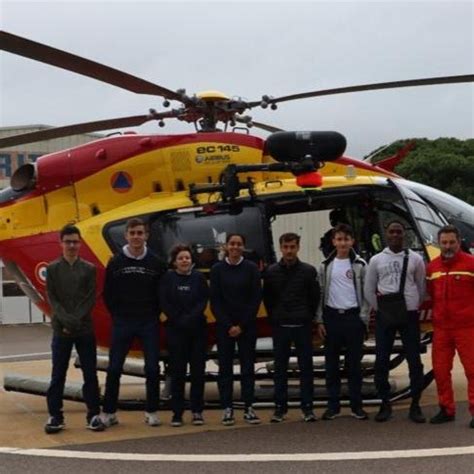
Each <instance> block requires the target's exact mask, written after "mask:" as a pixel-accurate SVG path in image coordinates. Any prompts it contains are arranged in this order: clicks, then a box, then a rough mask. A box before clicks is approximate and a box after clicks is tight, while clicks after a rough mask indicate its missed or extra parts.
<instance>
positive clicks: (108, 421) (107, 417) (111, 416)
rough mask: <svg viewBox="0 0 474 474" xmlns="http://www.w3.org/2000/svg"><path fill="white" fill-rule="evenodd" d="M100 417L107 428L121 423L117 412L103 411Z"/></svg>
mask: <svg viewBox="0 0 474 474" xmlns="http://www.w3.org/2000/svg"><path fill="white" fill-rule="evenodd" d="M100 419H101V420H102V423H103V424H104V425H105V427H106V428H110V427H111V426H114V425H118V424H119V421H118V418H117V415H116V414H115V413H105V412H103V413H102V415H101V416H100Z"/></svg>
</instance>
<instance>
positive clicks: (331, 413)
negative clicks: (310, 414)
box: [322, 408, 341, 420]
mask: <svg viewBox="0 0 474 474" xmlns="http://www.w3.org/2000/svg"><path fill="white" fill-rule="evenodd" d="M340 414H341V412H340V410H334V409H333V408H327V409H326V411H325V412H324V413H323V416H322V419H323V420H334V418H337V417H338V416H340Z"/></svg>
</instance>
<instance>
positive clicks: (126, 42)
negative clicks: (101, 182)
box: [0, 0, 474, 157]
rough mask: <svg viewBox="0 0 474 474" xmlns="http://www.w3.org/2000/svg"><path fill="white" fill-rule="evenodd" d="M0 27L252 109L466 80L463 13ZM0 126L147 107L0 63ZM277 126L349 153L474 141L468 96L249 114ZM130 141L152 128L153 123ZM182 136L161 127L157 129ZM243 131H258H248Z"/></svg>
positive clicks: (172, 9) (287, 12)
mask: <svg viewBox="0 0 474 474" xmlns="http://www.w3.org/2000/svg"><path fill="white" fill-rule="evenodd" d="M0 22H1V28H2V29H4V30H6V31H8V32H11V33H14V34H17V35H20V36H26V37H28V38H30V39H33V40H35V41H39V42H43V43H46V44H48V45H50V46H54V47H56V48H60V49H64V50H66V51H69V52H72V53H75V54H78V55H80V56H84V57H87V58H90V59H93V60H95V61H98V62H102V63H104V64H106V65H109V66H113V67H115V68H118V69H121V70H123V71H126V72H129V73H131V74H134V75H137V76H140V77H143V78H145V79H147V80H150V81H152V82H155V83H157V84H160V85H162V86H164V87H166V88H169V89H172V90H175V89H178V88H182V87H184V88H186V90H187V91H188V93H192V92H196V91H200V90H208V89H217V90H221V91H223V92H225V93H227V94H228V95H231V96H241V97H244V98H246V99H252V100H255V99H258V98H260V97H261V95H262V94H269V95H273V96H280V95H286V94H289V93H294V92H304V91H311V90H317V89H325V88H332V87H342V86H346V85H356V84H365V83H372V82H384V81H393V80H403V79H413V78H423V77H431V76H443V75H458V74H472V73H474V3H473V2H471V1H469V2H460V1H453V0H451V1H449V2H440V1H422V2H400V1H391V2H389V1H379V2H355V1H354V2H336V1H331V2H316V1H314V2H296V1H291V2H290V1H286V2H273V1H262V2H258V1H252V2H246V1H240V2H225V1H220V2H201V1H189V2H180V1H173V2H160V1H156V0H155V1H149V2H148V1H137V0H135V1H133V2H132V1H126V2H125V1H103V2H96V1H82V2H70V1H61V2H40V1H33V2H22V1H9V0H0ZM0 57H1V60H0V67H1V70H0V71H1V82H0V88H1V97H0V98H1V101H0V126H11V125H27V124H36V123H41V124H48V125H67V124H70V123H77V122H85V121H89V120H99V119H103V118H112V117H120V116H127V115H135V114H142V113H147V111H148V109H149V108H150V107H153V108H155V109H157V110H160V109H161V102H162V101H161V100H160V99H159V98H156V97H153V96H141V95H136V94H133V93H131V92H128V91H125V90H121V89H119V88H117V87H114V86H111V85H106V84H102V83H100V82H98V81H96V80H93V79H89V78H86V77H82V76H79V75H75V74H73V73H69V72H67V71H63V70H60V69H57V68H54V67H51V66H46V65H43V64H41V63H37V62H35V61H32V60H29V59H26V58H19V57H15V56H13V55H11V54H9V53H0ZM252 115H253V117H254V119H255V120H257V121H262V122H266V123H270V124H273V125H275V126H277V127H281V128H284V129H287V130H337V131H339V132H341V133H343V134H345V135H346V137H347V139H348V152H347V154H349V155H352V156H356V157H361V156H363V155H365V154H367V153H369V152H370V151H372V150H373V149H375V148H377V147H378V146H381V145H383V144H386V143H389V142H391V141H394V140H396V139H398V138H408V137H428V138H436V137H439V136H453V137H458V138H472V137H473V136H474V86H473V85H470V84H462V85H445V86H430V87H424V88H419V87H417V88H410V89H400V90H392V91H379V92H363V93H356V94H344V95H339V96H334V97H322V98H316V99H306V100H299V101H294V102H293V103H284V104H281V105H280V107H279V109H278V110H277V111H276V112H272V111H269V110H268V111H264V110H253V111H252ZM138 130H140V131H143V132H144V133H150V132H153V131H155V130H158V129H157V127H156V125H154V124H153V125H152V124H149V125H146V126H142V127H141V128H140V129H138ZM188 130H189V131H191V130H192V126H186V125H184V124H180V123H172V122H168V123H167V127H166V128H165V129H160V130H159V131H160V133H163V132H164V133H174V132H180V133H181V132H185V131H188ZM252 133H254V134H258V135H261V136H265V135H266V134H265V132H260V131H257V130H256V129H253V132H252Z"/></svg>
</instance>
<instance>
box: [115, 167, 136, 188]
mask: <svg viewBox="0 0 474 474" xmlns="http://www.w3.org/2000/svg"><path fill="white" fill-rule="evenodd" d="M112 187H113V188H114V189H129V188H131V187H132V183H130V179H129V177H128V176H127V175H126V174H125V173H123V172H122V171H120V172H119V173H118V174H117V176H116V177H115V180H114V182H113V184H112Z"/></svg>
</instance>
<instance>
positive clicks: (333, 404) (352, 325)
mask: <svg viewBox="0 0 474 474" xmlns="http://www.w3.org/2000/svg"><path fill="white" fill-rule="evenodd" d="M323 320H324V326H325V328H326V339H325V341H324V356H325V365H326V388H327V391H328V396H329V400H328V407H329V408H331V409H333V410H335V411H339V409H340V395H341V374H340V367H339V365H340V364H339V360H340V356H341V351H342V349H343V348H344V347H345V349H346V357H345V367H346V369H347V372H348V377H347V379H348V385H349V398H350V403H351V408H352V410H356V409H358V408H361V407H362V395H361V390H362V368H361V359H362V347H363V343H364V336H365V324H364V323H363V322H362V320H361V319H360V311H359V309H358V308H357V309H354V310H348V311H346V312H344V313H342V314H341V313H339V312H338V311H337V310H335V309H333V308H329V307H327V306H326V308H324V312H323Z"/></svg>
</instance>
